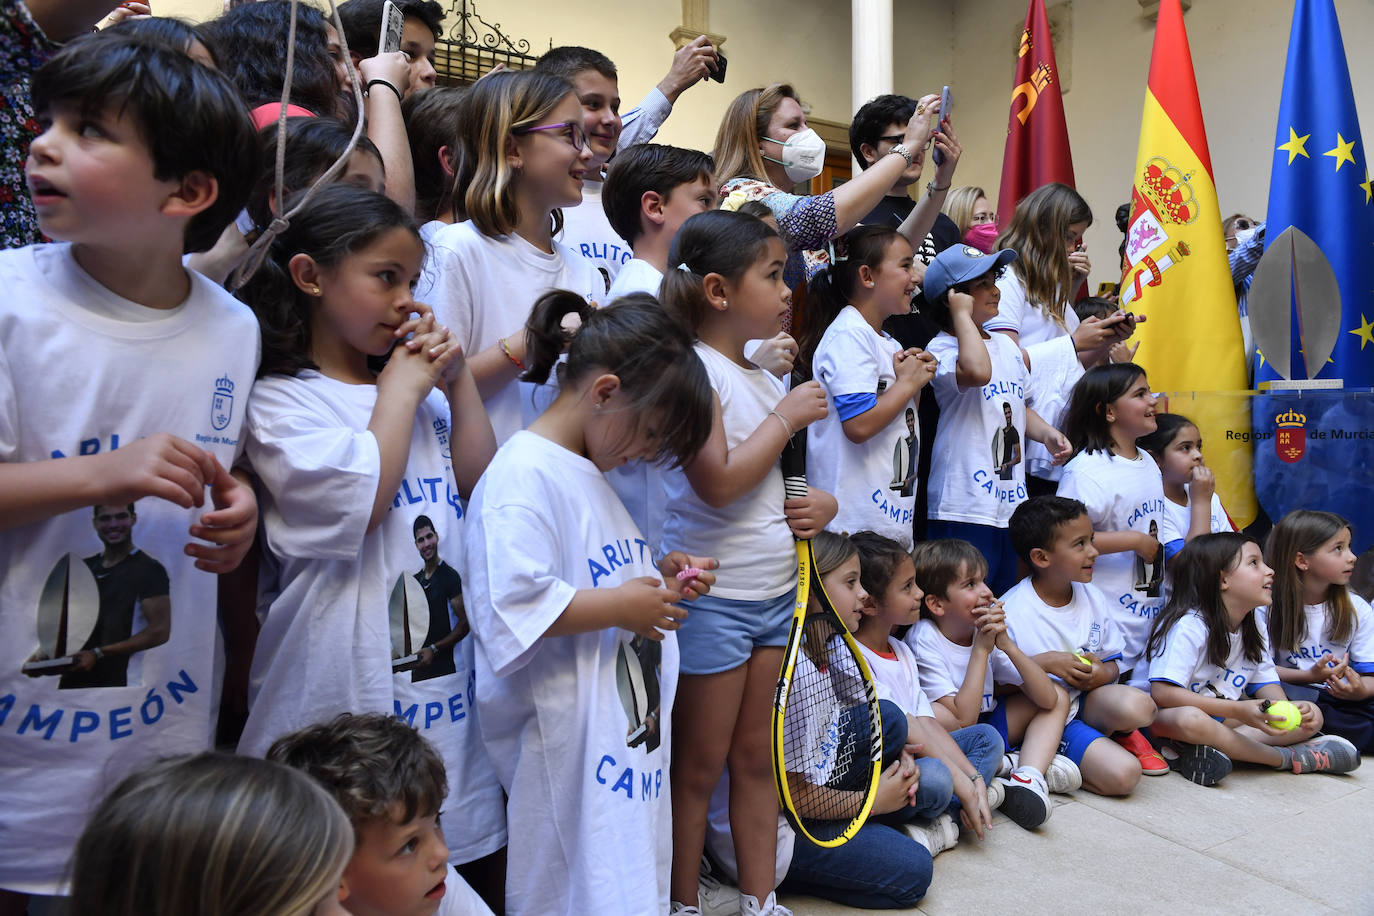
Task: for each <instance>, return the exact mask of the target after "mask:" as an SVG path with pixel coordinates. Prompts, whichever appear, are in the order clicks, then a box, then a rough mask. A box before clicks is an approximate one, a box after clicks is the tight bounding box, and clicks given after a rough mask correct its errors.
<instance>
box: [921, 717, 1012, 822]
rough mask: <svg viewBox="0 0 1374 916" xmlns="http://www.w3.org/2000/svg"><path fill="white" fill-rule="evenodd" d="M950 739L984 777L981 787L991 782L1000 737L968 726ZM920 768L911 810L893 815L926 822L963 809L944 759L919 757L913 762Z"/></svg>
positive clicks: (999, 758) (998, 762) (999, 757)
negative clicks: (919, 777)
mask: <svg viewBox="0 0 1374 916" xmlns="http://www.w3.org/2000/svg"><path fill="white" fill-rule="evenodd" d="M950 737H951V738H953V739H954V743H955V744H957V745H959V750H961V751H963V752H964V756H965V757H967V758H968V762H969V763H971V764H973V768H974V769H975V770H977V771H978V772H979V773H982V774H983V785H984V787H986V785H987V784H988V783H989V782H991V781H992V778H993V777H994V776H996V775H997V770H998V768H999V767H1000V766H1001V765H1002V751H1003V750H1005V749H1006V748H1005V745H1003V744H1002V736H1001V735H999V734H997V729H995V728H993V727H992V726H991V725H986V724H979V725H970V726H969V727H968V728H961V729H959V730H958V731H956V732H952V733H951V734H950ZM916 764H917V766H919V767H920V769H921V781H920V782H919V783H918V784H917V786H916V803H915V804H914V805H913V806H912V807H910V808H903V809H902V810H901V811H898V812H895V813H896V815H897V816H899V817H900V818H901V819H902V820H915V819H921V820H929V819H931V818H935V817H939V816H940V815H941V814H944V813H945V812H946V811H948V812H949V813H950V814H953V815H956V816H957V815H958V814H959V811H960V808H961V807H962V805H961V803H960V801H959V799H958V798H957V797H955V795H954V776H953V774H951V773H950V771H949V767H948V766H946V765H945V762H944V761H943V760H940V759H939V758H937V757H922V758H921V759H919V760H918V761H916Z"/></svg>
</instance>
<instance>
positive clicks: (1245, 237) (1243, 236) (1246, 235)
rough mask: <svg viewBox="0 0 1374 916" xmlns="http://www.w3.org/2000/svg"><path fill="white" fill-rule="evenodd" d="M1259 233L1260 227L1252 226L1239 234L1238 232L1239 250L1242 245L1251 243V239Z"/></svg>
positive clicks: (1238, 231) (1237, 244)
mask: <svg viewBox="0 0 1374 916" xmlns="http://www.w3.org/2000/svg"><path fill="white" fill-rule="evenodd" d="M1258 231H1259V227H1258V226H1252V227H1250V228H1249V229H1240V230H1237V232H1236V247H1237V248H1239V247H1240V246H1241V245H1244V244H1245V243H1246V242H1248V241H1250V239H1251V238H1252V237H1253V236H1254V234H1255V233H1256V232H1258Z"/></svg>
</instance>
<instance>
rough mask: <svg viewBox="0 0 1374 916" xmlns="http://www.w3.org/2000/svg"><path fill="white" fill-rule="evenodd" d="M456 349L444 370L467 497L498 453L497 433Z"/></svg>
mask: <svg viewBox="0 0 1374 916" xmlns="http://www.w3.org/2000/svg"><path fill="white" fill-rule="evenodd" d="M454 350H455V351H456V352H455V353H454V357H453V360H452V362H450V363H449V365H448V368H447V369H446V370H445V372H444V377H445V384H444V390H445V393H446V394H447V395H448V409H449V414H450V416H451V429H450V431H449V446H450V450H451V453H452V455H453V477H454V482H455V483H457V484H458V492H459V493H460V494H461V495H462V496H463V498H464V499H467V498H468V497H470V496H471V495H472V490H473V487H475V486H477V481H478V479H479V478H480V477H481V476H482V472H483V471H485V470H486V469H487V465H488V464H489V463H490V462H491V458H492V456H493V455H495V454H496V434H495V433H493V432H492V430H491V420H490V419H488V417H487V410H486V408H485V407H483V406H482V396H481V394H479V393H478V391H477V382H476V381H475V380H474V379H473V377H472V372H471V371H470V370H469V369H468V364H467V360H466V359H465V358H464V357H463V353H462V351H461V350H460V349H459V348H458V345H457V343H455V344H454Z"/></svg>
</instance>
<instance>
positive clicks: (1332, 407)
mask: <svg viewBox="0 0 1374 916" xmlns="http://www.w3.org/2000/svg"><path fill="white" fill-rule="evenodd" d="M1274 147H1275V148H1274V164H1273V171H1272V174H1271V178H1270V183H1269V209H1268V213H1267V214H1266V222H1267V226H1266V230H1265V255H1264V259H1263V260H1261V262H1260V267H1259V269H1258V270H1257V271H1256V275H1255V280H1254V283H1255V286H1254V287H1252V289H1251V296H1252V297H1255V296H1256V295H1257V294H1258V293H1260V290H1259V288H1258V287H1259V286H1260V284H1261V282H1264V283H1265V284H1266V286H1267V293H1268V296H1267V298H1268V300H1269V304H1270V305H1271V306H1272V307H1273V308H1275V309H1282V307H1283V300H1285V299H1286V300H1287V302H1288V306H1289V315H1288V316H1287V321H1286V322H1282V323H1281V325H1280V327H1279V330H1280V336H1279V337H1277V338H1275V337H1274V336H1273V334H1272V333H1271V334H1270V335H1269V336H1270V339H1271V340H1278V341H1281V342H1282V343H1287V344H1289V346H1288V347H1287V353H1283V352H1282V350H1283V348H1281V347H1273V346H1271V350H1273V351H1274V352H1271V353H1270V354H1266V353H1265V352H1264V350H1265V346H1264V344H1263V343H1262V342H1261V341H1259V340H1258V339H1257V341H1256V343H1257V348H1258V350H1259V352H1258V354H1257V357H1256V361H1255V362H1256V370H1255V381H1256V383H1257V385H1258V386H1259V387H1264V383H1265V382H1270V381H1273V380H1275V379H1279V378H1281V376H1282V375H1283V374H1284V373H1283V370H1284V369H1286V370H1287V371H1286V374H1287V376H1288V377H1289V378H1291V379H1299V380H1302V379H1309V378H1310V379H1317V380H1325V383H1326V384H1327V385H1328V386H1332V387H1326V388H1320V387H1307V388H1303V389H1301V390H1299V391H1286V392H1282V393H1274V394H1268V395H1260V396H1258V397H1256V398H1255V402H1254V418H1253V419H1254V437H1255V440H1256V442H1255V478H1256V479H1255V483H1256V487H1255V489H1256V491H1257V493H1258V495H1259V498H1260V504H1261V505H1262V506H1263V507H1264V509H1265V512H1266V513H1267V514H1268V515H1269V517H1270V518H1271V519H1273V520H1274V521H1278V519H1279V518H1281V517H1282V516H1283V515H1284V514H1286V513H1288V512H1290V511H1292V510H1294V509H1324V510H1326V511H1331V512H1336V513H1338V514H1340V515H1344V516H1345V517H1346V518H1347V519H1349V520H1350V521H1351V522H1353V523H1354V526H1355V543H1356V545H1357V546H1363V547H1368V546H1369V545H1370V544H1371V543H1374V482H1372V481H1371V478H1370V476H1369V475H1370V474H1371V473H1374V472H1371V470H1369V469H1371V468H1374V394H1371V386H1374V185H1372V184H1371V182H1370V179H1369V173H1368V170H1367V165H1366V163H1367V160H1366V156H1365V149H1364V145H1363V143H1362V142H1361V141H1360V126H1359V121H1358V119H1357V118H1356V114H1355V97H1354V93H1353V92H1352V91H1351V87H1350V72H1349V69H1348V68H1347V66H1346V57H1345V47H1344V44H1343V43H1342V41H1341V32H1340V24H1339V22H1338V21H1337V19H1336V10H1335V7H1334V6H1333V5H1332V0H1297V5H1296V7H1295V9H1294V11H1293V27H1292V32H1291V34H1290V36H1289V41H1288V62H1287V65H1286V69H1285V72H1284V79H1283V99H1282V101H1281V102H1280V104H1279V120H1278V130H1277V132H1276V139H1275V141H1274ZM1280 297H1281V298H1280ZM1256 305H1257V304H1256V303H1255V302H1254V299H1253V298H1252V304H1251V307H1250V312H1251V323H1252V327H1256V328H1257V338H1258V337H1259V336H1260V335H1259V334H1258V322H1260V320H1261V316H1257V315H1256V314H1255V309H1256ZM1270 314H1272V315H1274V316H1276V319H1277V316H1278V315H1279V314H1280V312H1277V311H1275V312H1271V313H1270ZM1282 325H1287V327H1288V332H1287V336H1286V337H1285V336H1283V334H1282ZM1271 327H1273V323H1272V322H1271ZM1332 341H1334V345H1333V343H1332ZM1328 351H1329V355H1327V354H1328ZM1285 357H1286V359H1285ZM1309 361H1311V362H1313V363H1315V362H1318V361H1319V362H1320V363H1321V365H1320V366H1315V365H1310V364H1309ZM1275 364H1278V365H1277V369H1276V365H1275ZM1335 380H1339V383H1337V382H1336V381H1335ZM1279 385H1282V383H1281V382H1280V383H1279ZM1276 387H1278V386H1276Z"/></svg>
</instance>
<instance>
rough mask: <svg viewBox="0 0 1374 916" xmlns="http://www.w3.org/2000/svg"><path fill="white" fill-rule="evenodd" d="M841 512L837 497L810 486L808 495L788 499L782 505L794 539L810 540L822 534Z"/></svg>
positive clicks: (807, 491)
mask: <svg viewBox="0 0 1374 916" xmlns="http://www.w3.org/2000/svg"><path fill="white" fill-rule="evenodd" d="M839 511H840V504H839V502H838V501H837V500H836V499H835V497H834V496H833V495H832V494H830V493H827V492H825V491H824V490H818V489H816V488H815V487H810V486H808V487H807V488H806V495H805V496H804V497H801V498H800V499H786V500H783V503H782V513H783V516H784V517H785V518H786V519H787V526H788V527H789V528H791V529H792V535H793V536H794V537H798V538H802V539H804V540H805V539H809V538H813V537H815V536H816V535H818V534H820V533H821V531H822V530H823V529H824V528H825V526H826V525H828V524H830V520H831V519H833V518H834V517H835V515H836V513H838V512H839Z"/></svg>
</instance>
